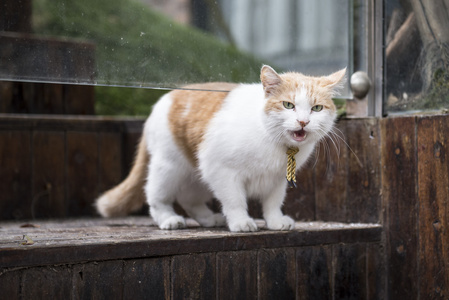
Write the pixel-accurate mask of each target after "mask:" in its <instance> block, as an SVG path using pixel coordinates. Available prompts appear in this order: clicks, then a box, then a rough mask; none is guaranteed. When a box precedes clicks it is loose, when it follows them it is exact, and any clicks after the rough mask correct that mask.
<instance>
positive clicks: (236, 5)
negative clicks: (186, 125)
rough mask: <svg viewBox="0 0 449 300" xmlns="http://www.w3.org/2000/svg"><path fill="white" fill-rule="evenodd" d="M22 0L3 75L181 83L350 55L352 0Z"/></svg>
mask: <svg viewBox="0 0 449 300" xmlns="http://www.w3.org/2000/svg"><path fill="white" fill-rule="evenodd" d="M6 1H7V2H8V3H9V2H11V3H12V2H14V3H17V1H15V0H6ZM20 3H21V4H20V5H22V7H20V9H16V10H15V11H13V12H10V13H9V14H3V15H0V19H2V21H5V20H6V21H7V22H6V23H8V24H10V23H14V22H15V21H16V20H19V19H24V20H25V23H27V24H28V25H29V26H28V27H27V28H28V29H26V30H20V29H17V30H16V29H11V28H8V27H6V26H3V27H2V28H0V30H4V31H3V32H1V31H0V45H1V46H0V56H1V62H0V79H3V80H15V81H31V82H36V81H37V82H58V83H61V82H62V83H77V84H78V83H79V84H96V85H111V86H131V87H156V88H175V87H179V86H181V85H184V84H186V83H191V82H204V81H233V82H254V81H258V77H259V70H260V67H261V65H262V64H263V63H267V64H271V65H273V66H275V67H277V68H278V69H280V70H282V69H284V70H297V71H300V72H304V73H307V74H311V75H321V74H328V73H330V72H333V71H335V70H337V69H339V68H342V67H345V66H348V65H349V63H350V59H349V53H351V51H350V49H349V46H350V43H349V38H350V37H349V33H348V32H349V24H350V22H349V20H350V17H351V16H350V13H349V12H350V9H349V7H350V5H351V1H348V0H338V1H335V0H319V1H293V0H281V1H279V0H266V1H258V0H228V1H213V0H195V1H193V0H167V1H162V2H161V1H156V0H140V1H137V0H96V1H92V0H77V1H68V0H57V1H56V0H33V1H32V0H23V1H20ZM161 3H164V4H162V6H165V7H162V6H161ZM158 5H159V6H158ZM25 7H27V8H28V10H24V8H25ZM24 11H27V12H28V14H27V13H25V14H23V12H24ZM167 11H168V12H169V15H170V16H171V17H169V16H167ZM24 16H25V17H24ZM26 16H28V18H27V17H26ZM173 16H175V17H173ZM175 19H176V20H175ZM24 32H26V33H24Z"/></svg>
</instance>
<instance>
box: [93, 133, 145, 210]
mask: <svg viewBox="0 0 449 300" xmlns="http://www.w3.org/2000/svg"><path fill="white" fill-rule="evenodd" d="M148 162H149V154H148V150H147V146H146V142H145V138H144V135H142V139H141V140H140V143H139V147H138V150H137V155H136V158H135V160H134V165H133V167H132V169H131V172H130V173H129V175H128V177H126V179H125V180H124V181H122V182H121V183H120V184H119V185H117V186H115V187H114V188H112V189H110V190H109V191H107V192H105V193H104V194H103V195H101V196H100V198H98V199H97V200H96V201H95V206H96V208H97V211H98V212H99V213H100V214H101V215H102V216H103V217H120V216H126V215H128V214H130V213H132V212H134V211H137V210H139V209H140V208H141V207H142V206H143V204H144V203H145V194H144V190H143V188H144V184H145V178H146V175H147V169H148Z"/></svg>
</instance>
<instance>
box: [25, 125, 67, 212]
mask: <svg viewBox="0 0 449 300" xmlns="http://www.w3.org/2000/svg"><path fill="white" fill-rule="evenodd" d="M65 167H66V166H65V134H64V133H63V132H48V131H35V132H34V133H33V176H32V178H33V206H32V209H33V217H35V218H52V217H65V216H66V215H67V210H68V207H67V203H66V199H65V183H66V181H65Z"/></svg>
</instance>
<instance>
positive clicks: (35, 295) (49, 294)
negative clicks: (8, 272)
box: [21, 266, 72, 299]
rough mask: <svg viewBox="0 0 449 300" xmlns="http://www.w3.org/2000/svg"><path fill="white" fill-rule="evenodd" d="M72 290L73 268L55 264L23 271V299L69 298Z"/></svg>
mask: <svg viewBox="0 0 449 300" xmlns="http://www.w3.org/2000/svg"><path fill="white" fill-rule="evenodd" d="M71 292H72V270H71V268H68V267H57V266H54V267H51V268H48V267H44V268H31V269H27V270H25V271H23V276H22V289H21V296H22V299H67V298H68V297H69V295H71Z"/></svg>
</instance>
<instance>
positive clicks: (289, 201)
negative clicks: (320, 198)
mask: <svg viewBox="0 0 449 300" xmlns="http://www.w3.org/2000/svg"><path fill="white" fill-rule="evenodd" d="M313 162H314V160H313V159H312V160H311V161H310V162H309V163H307V164H306V165H305V166H304V167H303V168H302V169H301V170H300V171H299V172H298V174H296V178H297V181H298V182H297V185H298V187H297V188H296V189H288V190H287V197H286V199H285V204H284V207H283V211H284V213H285V214H287V215H289V216H291V217H293V218H294V219H295V220H307V221H313V220H315V170H314V167H313Z"/></svg>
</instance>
